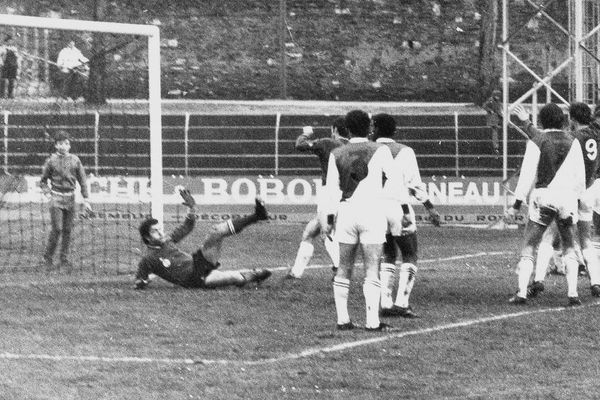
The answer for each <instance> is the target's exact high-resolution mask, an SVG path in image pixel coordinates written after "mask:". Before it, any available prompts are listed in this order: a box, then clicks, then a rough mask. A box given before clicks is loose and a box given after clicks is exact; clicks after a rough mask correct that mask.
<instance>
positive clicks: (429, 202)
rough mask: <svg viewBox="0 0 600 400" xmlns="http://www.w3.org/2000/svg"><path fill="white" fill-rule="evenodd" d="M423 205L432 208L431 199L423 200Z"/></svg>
mask: <svg viewBox="0 0 600 400" xmlns="http://www.w3.org/2000/svg"><path fill="white" fill-rule="evenodd" d="M423 205H424V206H425V208H426V209H428V210H431V209H432V208H433V204H431V201H429V200H425V201H424V202H423Z"/></svg>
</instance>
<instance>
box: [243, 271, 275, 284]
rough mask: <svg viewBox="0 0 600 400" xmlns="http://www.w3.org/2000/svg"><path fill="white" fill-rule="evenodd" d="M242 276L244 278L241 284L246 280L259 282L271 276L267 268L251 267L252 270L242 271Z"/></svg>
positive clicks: (246, 281)
mask: <svg viewBox="0 0 600 400" xmlns="http://www.w3.org/2000/svg"><path fill="white" fill-rule="evenodd" d="M242 276H243V277H244V279H245V282H244V283H243V284H242V286H243V285H244V284H246V283H248V282H256V283H261V282H262V281H264V280H266V279H267V278H269V277H270V276H271V271H269V270H268V269H253V270H252V271H248V272H242Z"/></svg>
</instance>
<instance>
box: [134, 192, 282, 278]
mask: <svg viewBox="0 0 600 400" xmlns="http://www.w3.org/2000/svg"><path fill="white" fill-rule="evenodd" d="M179 194H180V195H181V197H182V198H183V205H185V206H186V207H188V214H187V216H186V218H185V221H184V222H183V223H182V224H181V225H180V226H178V227H177V228H175V230H174V231H173V232H172V233H171V234H170V235H169V236H166V235H165V233H164V231H163V227H162V224H160V223H159V221H158V220H156V219H155V218H147V219H146V220H144V222H142V224H141V225H140V227H139V231H140V236H141V238H142V241H143V242H144V244H145V245H146V252H145V254H144V255H143V257H142V259H141V260H140V262H139V264H138V270H137V273H136V275H135V288H136V289H144V288H146V287H147V286H148V283H149V275H150V274H155V275H157V276H159V277H161V278H163V279H164V280H166V281H169V282H171V283H174V284H176V285H179V286H183V287H185V288H207V289H208V288H217V287H223V286H239V287H241V286H244V285H246V284H247V283H249V282H257V283H260V282H262V281H264V280H265V279H267V278H268V277H269V276H271V271H269V270H267V269H253V270H251V271H247V272H238V271H218V270H217V268H219V266H220V264H219V259H220V257H221V248H222V244H223V239H224V238H225V237H227V236H231V235H234V234H237V233H240V232H241V231H242V229H244V228H245V227H247V226H248V225H251V224H254V223H256V222H258V221H261V220H266V219H267V218H268V214H267V210H266V208H265V205H264V202H263V201H262V200H261V199H260V198H257V199H256V202H255V208H254V213H253V214H251V215H248V216H244V217H240V218H233V219H230V220H228V221H225V222H221V223H218V224H215V225H213V226H212V227H211V228H210V231H209V232H208V234H207V236H206V238H205V239H204V241H203V242H202V244H201V246H200V248H199V249H198V250H197V251H196V252H194V253H193V254H189V253H186V252H184V251H182V250H180V249H179V248H178V247H177V243H178V242H180V241H181V240H182V239H183V238H185V237H186V236H187V235H188V234H189V233H190V232H191V231H192V230H193V229H194V226H195V224H196V219H197V215H196V211H195V207H196V201H195V200H194V197H193V196H192V195H191V193H190V191H189V190H187V189H185V188H184V189H181V190H180V191H179Z"/></svg>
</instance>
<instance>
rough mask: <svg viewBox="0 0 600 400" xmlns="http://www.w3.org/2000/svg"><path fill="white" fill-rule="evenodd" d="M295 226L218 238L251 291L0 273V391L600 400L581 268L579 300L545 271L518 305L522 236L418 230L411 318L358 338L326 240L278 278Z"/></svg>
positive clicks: (228, 263) (591, 313)
mask: <svg viewBox="0 0 600 400" xmlns="http://www.w3.org/2000/svg"><path fill="white" fill-rule="evenodd" d="M204 229H206V226H204V225H199V226H198V227H196V231H200V232H201V231H203V230H204ZM302 229H303V226H300V225H277V224H259V225H256V226H252V227H249V228H247V230H246V231H244V232H242V233H241V234H240V235H239V236H237V237H232V238H230V239H229V240H227V242H226V246H225V249H224V257H223V260H222V268H224V269H245V268H253V267H266V268H272V269H274V274H273V277H271V279H269V280H268V281H266V282H264V283H263V284H262V285H260V286H258V287H256V286H248V287H245V288H242V289H238V288H227V289H221V290H206V291H203V290H188V289H182V288H177V287H174V286H173V285H171V284H169V283H166V282H164V281H160V280H157V281H154V282H153V283H152V284H151V286H150V288H149V289H148V290H146V291H134V290H133V289H132V280H133V278H132V276H131V275H130V274H125V275H114V276H110V275H92V274H88V273H85V272H81V273H74V274H70V275H69V274H65V273H62V272H59V273H53V274H42V273H20V272H6V273H4V274H2V275H0V276H2V278H3V283H2V284H1V285H0V286H1V287H2V296H0V325H1V327H2V328H1V329H2V338H3V340H2V342H1V343H0V393H2V395H1V396H0V397H1V398H7V399H142V398H143V399H194V398H202V399H367V398H394V399H404V398H405V399H464V398H471V399H532V398H545V399H546V398H549V399H574V398H577V399H583V398H596V397H597V388H598V386H599V385H598V384H597V377H598V373H599V371H598V369H599V366H598V362H597V356H596V354H597V353H596V352H597V351H598V348H599V346H600V345H599V344H598V343H599V341H598V333H599V332H598V326H599V323H600V318H599V317H598V315H599V313H598V311H599V308H598V305H600V304H599V303H598V301H597V300H596V298H593V297H591V296H590V294H589V281H588V280H587V278H580V295H581V297H582V300H583V302H584V305H583V306H581V307H577V308H565V307H564V305H565V304H566V284H565V282H564V278H563V277H555V276H549V277H548V278H547V280H546V291H545V292H543V293H542V294H541V295H540V296H539V297H538V298H536V299H534V300H532V301H531V302H530V304H528V305H527V306H515V305H512V304H509V303H507V300H508V298H509V297H510V295H512V294H513V293H514V290H515V288H516V275H515V274H514V266H515V264H516V261H517V258H518V256H517V254H518V250H519V246H520V243H521V235H522V232H521V231H518V230H506V231H498V230H475V229H469V228H455V227H442V228H437V229H436V228H432V227H422V228H420V230H419V245H420V257H421V262H420V264H419V272H418V275H417V283H416V285H415V289H414V291H413V296H412V304H413V307H414V308H415V311H416V312H417V313H419V314H420V315H421V318H419V319H415V320H404V319H397V318H389V319H384V320H385V322H388V323H390V324H392V325H393V326H394V327H395V329H394V330H393V331H392V332H389V333H369V332H365V331H363V330H361V329H358V330H354V331H344V332H338V331H336V330H335V307H334V302H333V294H332V287H331V278H332V273H331V270H330V268H329V265H328V264H329V262H328V260H327V258H326V255H325V252H324V250H323V248H322V246H320V245H318V246H317V247H316V251H315V256H314V258H313V261H312V262H313V264H314V268H310V269H308V270H307V271H306V272H305V275H304V277H303V278H302V279H301V280H294V281H290V280H283V279H282V277H283V275H284V272H285V268H286V267H287V266H289V265H290V264H291V263H292V262H293V259H294V256H295V252H296V250H297V245H298V240H299V239H300V236H301V232H302ZM195 237H196V236H194V237H192V238H191V239H192V240H190V238H188V239H187V240H186V241H185V242H184V243H185V246H186V247H189V249H192V248H193V247H194V241H195V239H194V238H195ZM133 268H134V266H133V267H132V271H133ZM362 278H363V275H362V270H361V268H360V267H358V268H357V270H356V273H355V276H354V278H353V281H352V287H351V293H350V312H351V315H352V317H353V319H354V321H355V322H356V323H358V324H363V323H364V301H363V297H362V290H361V281H362Z"/></svg>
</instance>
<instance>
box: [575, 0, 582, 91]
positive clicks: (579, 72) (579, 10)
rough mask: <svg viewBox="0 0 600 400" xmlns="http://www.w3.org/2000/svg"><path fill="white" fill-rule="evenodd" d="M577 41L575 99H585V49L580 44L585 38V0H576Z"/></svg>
mask: <svg viewBox="0 0 600 400" xmlns="http://www.w3.org/2000/svg"><path fill="white" fill-rule="evenodd" d="M574 6H575V10H574V14H575V15H574V16H573V17H574V20H575V26H574V29H575V31H574V32H573V36H574V37H575V39H574V40H575V43H573V57H574V61H573V65H574V69H575V101H579V102H581V101H583V51H582V50H581V47H580V46H579V44H580V43H581V41H582V39H583V0H574Z"/></svg>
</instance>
